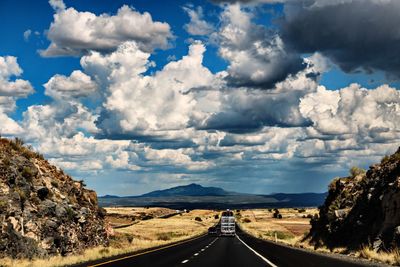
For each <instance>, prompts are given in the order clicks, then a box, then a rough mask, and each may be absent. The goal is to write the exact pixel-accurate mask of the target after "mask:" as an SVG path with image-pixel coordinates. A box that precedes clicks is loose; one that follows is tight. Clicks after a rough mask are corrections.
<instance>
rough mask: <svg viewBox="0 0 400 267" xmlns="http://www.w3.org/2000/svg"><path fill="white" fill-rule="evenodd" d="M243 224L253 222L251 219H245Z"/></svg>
mask: <svg viewBox="0 0 400 267" xmlns="http://www.w3.org/2000/svg"><path fill="white" fill-rule="evenodd" d="M243 222H244V223H249V222H251V220H250V219H249V218H244V219H243Z"/></svg>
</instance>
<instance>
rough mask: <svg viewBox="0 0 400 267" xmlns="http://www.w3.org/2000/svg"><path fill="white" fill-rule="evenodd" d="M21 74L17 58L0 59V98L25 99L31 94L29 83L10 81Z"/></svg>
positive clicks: (18, 80) (31, 89)
mask: <svg viewBox="0 0 400 267" xmlns="http://www.w3.org/2000/svg"><path fill="white" fill-rule="evenodd" d="M21 74H22V69H21V68H20V66H19V65H18V62H17V58H16V57H13V56H5V57H0V96H13V97H26V96H28V95H29V94H32V93H33V87H32V85H31V84H30V82H29V81H26V80H22V79H15V80H11V78H12V77H18V76H20V75H21Z"/></svg>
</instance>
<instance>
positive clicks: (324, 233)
mask: <svg viewBox="0 0 400 267" xmlns="http://www.w3.org/2000/svg"><path fill="white" fill-rule="evenodd" d="M311 223H312V229H311V231H310V236H311V240H312V241H313V242H314V244H315V245H316V246H319V245H327V246H328V247H330V248H333V247H347V248H349V249H358V248H360V247H362V246H371V247H373V248H374V249H375V250H390V249H393V248H396V247H399V245H400V148H399V150H398V151H397V152H396V153H395V154H393V155H391V156H386V157H384V158H383V159H382V161H381V163H380V164H375V165H373V166H371V167H370V168H369V170H368V171H367V172H362V171H360V170H357V169H352V171H351V175H350V176H349V177H344V178H337V179H335V180H334V181H332V183H331V185H330V187H329V194H328V196H327V198H326V200H325V203H324V204H323V205H322V206H321V207H320V216H319V218H316V219H314V220H313V221H312V222H311Z"/></svg>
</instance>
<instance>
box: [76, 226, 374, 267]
mask: <svg viewBox="0 0 400 267" xmlns="http://www.w3.org/2000/svg"><path fill="white" fill-rule="evenodd" d="M81 266H92V267H94V266H102V267H106V266H107V267H109V266H118V267H136V266H137V267H141V266H152V267H157V266H163V267H168V266H182V267H186V266H188V267H200V266H201V267H205V266H206V267H213V266H227V267H235V266H238V267H239V266H244V267H247V266H251V267H258V266H272V267H276V266H279V267H302V266H304V267H314V266H315V267H360V266H381V265H374V264H366V263H363V262H358V261H348V260H345V259H341V258H338V257H330V256H325V255H322V254H318V253H313V252H309V251H305V250H301V249H295V248H291V247H287V246H283V245H279V244H276V243H274V242H266V241H262V240H259V239H257V238H254V237H251V236H249V235H247V234H245V233H243V232H241V231H240V229H239V230H238V232H237V235H236V236H235V237H216V236H202V237H199V238H197V239H194V240H191V241H188V242H185V243H181V244H175V245H171V246H169V247H167V248H161V249H155V250H153V251H148V252H144V253H141V254H137V255H125V256H123V257H121V258H114V259H112V260H104V261H102V262H94V263H92V264H86V265H81Z"/></svg>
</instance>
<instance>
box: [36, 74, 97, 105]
mask: <svg viewBox="0 0 400 267" xmlns="http://www.w3.org/2000/svg"><path fill="white" fill-rule="evenodd" d="M44 87H45V88H46V91H45V94H46V95H48V96H51V97H53V98H55V99H60V98H77V97H85V96H89V95H90V94H92V93H94V92H95V91H96V89H97V84H96V83H95V82H94V81H93V80H92V79H91V78H90V76H88V75H86V74H84V73H83V72H81V71H79V70H75V71H73V72H72V73H71V75H70V76H69V77H66V76H64V75H59V74H56V75H54V76H53V77H51V78H50V80H49V81H48V82H47V83H46V84H44Z"/></svg>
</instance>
